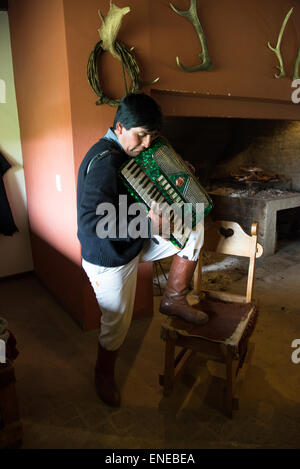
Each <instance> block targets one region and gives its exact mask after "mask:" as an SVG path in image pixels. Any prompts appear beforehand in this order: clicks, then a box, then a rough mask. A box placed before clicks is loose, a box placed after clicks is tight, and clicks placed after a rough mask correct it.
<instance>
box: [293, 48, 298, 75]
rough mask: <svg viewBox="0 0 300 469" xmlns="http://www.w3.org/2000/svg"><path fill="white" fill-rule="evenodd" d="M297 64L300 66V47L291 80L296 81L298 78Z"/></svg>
mask: <svg viewBox="0 0 300 469" xmlns="http://www.w3.org/2000/svg"><path fill="white" fill-rule="evenodd" d="M299 64H300V47H299V49H298V55H297V58H296V62H295V69H294V77H293V80H297V79H298V78H299Z"/></svg>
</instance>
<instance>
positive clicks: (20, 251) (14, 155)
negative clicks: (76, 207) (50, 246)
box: [0, 11, 33, 277]
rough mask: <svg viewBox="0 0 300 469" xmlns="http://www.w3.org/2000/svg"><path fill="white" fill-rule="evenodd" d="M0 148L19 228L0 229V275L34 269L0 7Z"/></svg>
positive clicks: (3, 13) (5, 25) (7, 38)
mask: <svg viewBox="0 0 300 469" xmlns="http://www.w3.org/2000/svg"><path fill="white" fill-rule="evenodd" d="M0 64H1V65H0V151H1V152H2V153H3V155H4V156H5V158H6V159H7V160H8V161H9V163H10V164H11V165H12V167H11V168H10V169H9V170H8V171H7V172H6V173H5V175H4V177H3V180H4V184H5V188H6V194H7V197H8V200H9V204H10V208H11V211H12V214H13V217H14V221H15V223H16V225H17V227H18V229H19V232H16V233H15V234H13V236H4V235H3V234H1V233H0V277H4V276H7V275H13V274H18V273H22V272H27V271H30V270H32V269H33V264H32V255H31V247H30V239H29V230H28V216H27V202H26V192H25V180H24V170H23V159H22V149H21V141H20V129H19V121H18V110H17V103H16V94H15V86H14V76H13V66H12V56H11V44H10V34H9V22H8V14H7V12H6V11H0Z"/></svg>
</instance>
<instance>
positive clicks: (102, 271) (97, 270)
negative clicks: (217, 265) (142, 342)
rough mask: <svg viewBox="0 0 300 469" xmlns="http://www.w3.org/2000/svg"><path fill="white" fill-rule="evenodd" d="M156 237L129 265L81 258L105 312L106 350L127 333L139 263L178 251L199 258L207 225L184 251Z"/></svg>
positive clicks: (103, 336)
mask: <svg viewBox="0 0 300 469" xmlns="http://www.w3.org/2000/svg"><path fill="white" fill-rule="evenodd" d="M154 238H155V240H156V242H155V241H153V239H149V240H147V241H145V245H144V247H143V249H142V251H141V252H140V253H139V255H138V256H136V257H135V258H134V259H132V260H131V261H130V262H129V263H128V264H126V265H121V266H118V267H101V266H98V265H95V264H91V263H89V262H87V261H85V260H84V259H82V266H83V268H84V270H85V272H86V274H87V276H88V277H89V280H90V282H91V285H92V287H93V289H94V292H95V295H96V298H97V301H98V304H99V306H100V309H101V313H102V315H101V329H100V335H99V342H100V344H101V345H102V347H103V348H105V349H107V350H117V349H118V348H119V347H120V346H121V345H122V343H123V342H124V340H125V337H126V334H127V332H128V329H129V326H130V323H131V319H132V313H133V306H134V300H135V291H136V280H137V270H138V264H139V263H140V262H147V261H157V260H159V259H163V258H165V257H169V256H172V255H175V254H178V255H179V256H180V257H185V258H187V259H189V260H190V261H196V260H197V259H198V257H199V253H200V250H201V247H202V245H203V241H204V226H203V223H199V224H198V225H197V227H196V229H194V230H193V231H192V232H191V234H190V236H189V239H188V242H187V244H186V246H185V247H184V248H183V249H181V250H178V249H177V248H176V246H174V245H173V244H172V243H171V242H170V241H168V240H166V239H163V238H161V237H160V236H154ZM157 242H158V244H157Z"/></svg>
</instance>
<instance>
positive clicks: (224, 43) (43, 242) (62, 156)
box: [9, 0, 300, 328]
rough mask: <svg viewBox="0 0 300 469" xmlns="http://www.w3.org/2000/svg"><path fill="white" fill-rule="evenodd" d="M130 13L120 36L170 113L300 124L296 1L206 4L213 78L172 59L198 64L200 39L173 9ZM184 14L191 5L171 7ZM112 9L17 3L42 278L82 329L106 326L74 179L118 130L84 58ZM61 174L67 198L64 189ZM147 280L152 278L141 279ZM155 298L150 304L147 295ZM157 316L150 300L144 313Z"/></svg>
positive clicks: (22, 112)
mask: <svg viewBox="0 0 300 469" xmlns="http://www.w3.org/2000/svg"><path fill="white" fill-rule="evenodd" d="M115 3H117V5H118V6H119V7H122V6H128V5H129V6H130V8H131V12H130V13H129V14H128V15H127V16H125V18H124V20H123V24H122V27H121V30H120V32H119V35H118V39H119V40H121V41H123V42H124V43H125V44H127V45H128V46H134V47H135V55H136V58H137V61H138V64H139V66H140V69H141V74H142V79H143V80H151V79H153V78H155V77H157V76H159V77H160V81H159V82H158V83H157V84H155V85H153V86H152V87H148V88H145V91H147V92H149V93H151V94H152V95H153V96H154V97H156V99H157V100H158V101H159V103H160V104H161V105H162V108H163V110H164V111H165V113H166V114H168V115H170V116H172V115H182V116H186V115H197V116H213V115H222V116H236V117H266V118H273V117H276V118H281V119H287V118H290V119H299V115H300V104H299V105H298V106H297V105H295V104H292V103H291V98H290V96H291V91H292V89H291V75H292V72H293V66H294V61H295V58H296V54H297V50H298V47H299V45H300V32H299V24H300V4H299V1H297V2H291V1H290V0H277V1H276V2H274V1H273V0H263V1H261V0H251V2H249V1H246V0H239V1H234V0H224V1H222V2H220V1H219V0H210V1H209V2H208V1H198V12H199V17H200V19H201V22H202V24H203V28H204V30H205V33H206V36H207V42H208V47H209V51H210V55H211V57H212V60H213V63H214V69H213V70H212V71H210V72H199V73H192V74H187V73H184V72H183V71H181V70H180V69H179V68H178V67H177V65H176V62H175V57H176V56H177V55H179V57H180V59H181V60H182V62H184V63H185V64H187V65H194V64H195V63H197V61H198V53H199V50H200V43H199V40H198V38H197V36H196V34H195V32H194V29H193V27H192V26H191V24H190V23H188V22H187V21H186V20H185V19H184V18H181V17H179V16H178V15H176V14H175V13H174V12H173V11H172V10H171V9H170V6H169V1H168V0H143V1H140V0H116V2H115ZM174 4H175V5H176V6H177V7H178V8H181V9H187V8H188V6H189V0H174ZM293 5H294V6H295V12H294V14H293V16H292V17H291V19H290V21H289V23H288V27H287V29H286V32H285V35H284V40H283V42H282V53H283V56H284V59H285V65H286V71H287V77H286V78H284V79H280V80H277V79H276V78H274V73H275V72H276V63H277V62H276V58H275V56H274V54H273V53H271V52H270V51H269V50H268V48H267V46H266V43H267V41H268V40H270V41H271V43H272V44H275V43H276V41H277V36H278V33H279V29H280V26H281V23H282V21H283V18H284V16H285V14H286V13H287V11H288V10H289V8H290V7H291V6H293ZM108 8H109V1H108V0H85V1H84V2H83V1H82V0H51V1H47V0H9V18H10V27H11V39H12V51H13V61H14V72H15V83H16V93H17V100H18V108H19V119H20V128H21V139H22V149H23V157H24V169H25V178H26V185H27V196H28V211H29V219H30V227H31V232H32V248H33V257H34V264H35V269H36V271H37V272H38V274H39V275H40V277H41V279H42V280H43V281H44V282H45V283H46V284H47V286H48V287H49V288H50V289H51V290H52V291H53V292H55V293H56V295H57V297H58V298H59V299H60V301H61V302H62V303H63V304H64V306H65V307H67V308H68V309H69V310H70V311H71V313H72V314H73V316H74V317H75V318H76V319H77V320H78V321H79V322H80V323H81V324H82V325H83V327H85V328H89V327H94V326H95V325H96V324H97V322H98V311H97V307H96V306H97V305H95V302H94V300H93V297H92V296H91V291H90V288H89V285H88V283H87V282H86V279H85V277H84V276H83V274H82V271H81V269H80V247H79V243H78V241H77V238H76V178H77V171H78V167H79V165H80V162H81V160H82V158H83V156H84V154H85V153H86V151H87V150H88V148H89V147H90V146H91V145H92V144H93V143H94V142H95V141H96V140H97V139H98V138H99V137H101V136H102V135H103V134H104V133H105V132H106V129H107V127H108V126H109V125H111V122H112V118H113V115H114V113H115V109H114V108H111V107H109V106H107V105H103V106H96V105H95V101H96V99H97V98H96V96H95V95H94V93H93V92H92V90H91V89H90V87H89V84H88V82H87V77H86V64H87V60H88V56H89V54H90V52H91V50H92V49H93V47H94V46H95V44H96V42H97V41H98V40H99V34H98V31H97V29H98V28H99V27H100V25H101V21H100V18H99V17H98V13H97V12H98V9H101V11H102V13H103V14H104V15H106V14H107V11H108ZM100 74H101V76H100V80H101V83H102V85H103V89H104V91H105V92H106V94H107V95H109V96H113V97H116V96H122V95H123V94H124V87H123V84H122V71H121V64H120V62H119V61H117V60H116V59H114V58H112V57H111V56H110V55H109V54H102V56H101V60H100ZM57 175H58V176H59V178H60V182H61V189H62V190H61V191H58V190H57V185H56V178H57ZM145 275H146V277H147V278H148V280H149V279H150V277H151V271H150V270H149V268H148V270H147V273H145ZM150 296H151V295H150ZM143 308H144V310H147V309H148V310H149V309H151V305H150V303H149V304H147V303H145V302H144V304H143V305H142V309H143Z"/></svg>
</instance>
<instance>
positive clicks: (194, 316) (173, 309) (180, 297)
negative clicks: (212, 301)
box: [159, 256, 208, 325]
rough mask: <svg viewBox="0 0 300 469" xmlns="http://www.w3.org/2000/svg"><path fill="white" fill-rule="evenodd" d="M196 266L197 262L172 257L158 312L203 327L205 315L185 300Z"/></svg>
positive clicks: (205, 319) (205, 321)
mask: <svg viewBox="0 0 300 469" xmlns="http://www.w3.org/2000/svg"><path fill="white" fill-rule="evenodd" d="M196 266H197V261H190V260H188V259H184V258H183V257H179V256H174V258H173V262H172V265H171V269H170V272H169V277H168V283H167V288H166V291H165V293H164V295H163V297H162V300H161V303H160V308H159V310H160V312H161V313H162V314H167V315H169V316H178V317H180V318H183V319H185V320H186V321H188V322H191V323H194V324H198V325H203V324H206V323H207V321H208V316H207V314H206V313H204V312H203V311H200V310H199V309H196V307H193V306H190V305H189V304H188V302H187V300H186V295H187V293H188V292H189V285H190V282H191V280H192V278H193V274H194V271H195V268H196Z"/></svg>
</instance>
